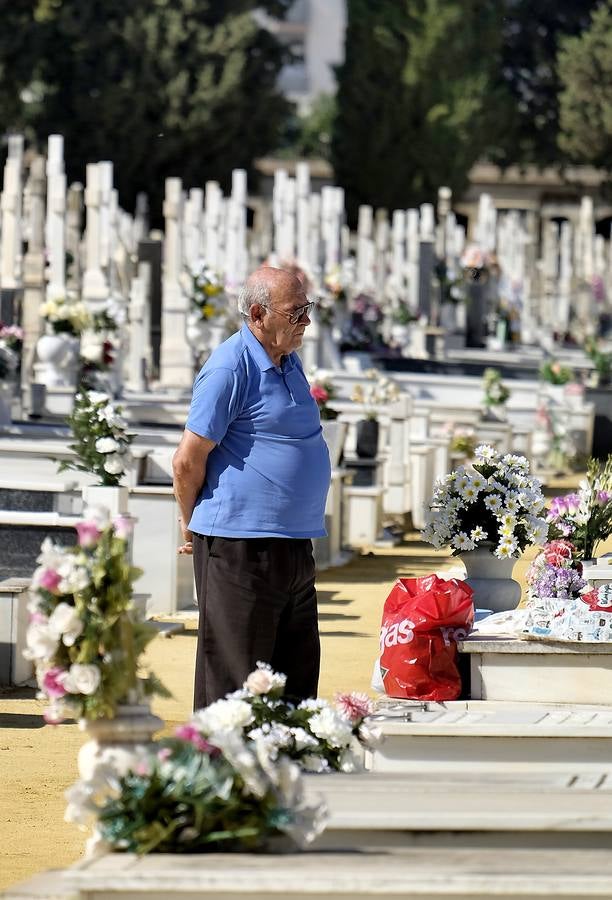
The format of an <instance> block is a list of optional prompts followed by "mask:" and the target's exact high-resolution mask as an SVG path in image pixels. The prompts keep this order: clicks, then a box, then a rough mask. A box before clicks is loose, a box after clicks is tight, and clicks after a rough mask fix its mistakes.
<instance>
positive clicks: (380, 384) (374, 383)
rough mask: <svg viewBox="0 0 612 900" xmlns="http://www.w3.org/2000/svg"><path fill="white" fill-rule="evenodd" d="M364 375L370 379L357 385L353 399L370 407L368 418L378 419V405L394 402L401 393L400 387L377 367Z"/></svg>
mask: <svg viewBox="0 0 612 900" xmlns="http://www.w3.org/2000/svg"><path fill="white" fill-rule="evenodd" d="M364 375H365V376H366V378H367V379H368V381H367V382H366V384H365V385H362V384H356V385H355V387H354V388H353V393H352V394H351V400H352V401H353V403H361V404H363V405H364V406H366V407H368V409H367V410H366V418H368V419H376V418H377V411H376V407H378V406H381V405H386V404H388V403H394V402H395V401H396V400H397V399H398V397H399V395H400V389H399V387H398V386H397V384H396V383H395V382H394V381H392V380H391V379H390V378H388V377H387V376H386V375H383V374H382V373H381V372H379V371H378V370H377V369H367V370H366V371H365V372H364Z"/></svg>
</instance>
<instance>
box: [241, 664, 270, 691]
mask: <svg viewBox="0 0 612 900" xmlns="http://www.w3.org/2000/svg"><path fill="white" fill-rule="evenodd" d="M244 686H245V688H246V690H247V691H249V692H250V693H251V694H267V693H268V692H269V691H271V690H272V688H273V687H274V678H273V675H272V672H269V671H268V670H267V669H255V671H254V672H251V674H250V675H249V677H248V678H247V680H246V681H245V682H244Z"/></svg>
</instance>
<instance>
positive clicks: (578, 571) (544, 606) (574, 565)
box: [521, 538, 612, 642]
mask: <svg viewBox="0 0 612 900" xmlns="http://www.w3.org/2000/svg"><path fill="white" fill-rule="evenodd" d="M576 554H577V551H576V547H575V546H574V545H573V544H572V543H571V541H568V540H565V539H563V538H561V539H557V540H553V541H550V543H548V544H546V545H545V546H544V547H543V549H542V551H541V552H540V553H539V554H538V556H537V557H536V558H535V559H534V561H533V562H532V564H531V566H530V567H529V569H528V570H527V585H528V603H527V606H526V608H525V609H524V610H523V611H522V613H523V616H522V617H523V622H522V627H521V632H522V634H523V635H525V636H527V637H535V638H538V639H542V638H550V639H552V640H565V641H591V642H597V641H612V585H609V584H604V585H600V586H599V587H597V588H590V587H589V585H588V583H587V581H586V580H585V579H584V578H583V577H582V563H581V562H580V560H579V559H578V558H577V555H576Z"/></svg>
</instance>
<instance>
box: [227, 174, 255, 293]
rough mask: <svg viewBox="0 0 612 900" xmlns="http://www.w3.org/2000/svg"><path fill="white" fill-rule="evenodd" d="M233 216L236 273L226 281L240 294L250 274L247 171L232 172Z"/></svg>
mask: <svg viewBox="0 0 612 900" xmlns="http://www.w3.org/2000/svg"><path fill="white" fill-rule="evenodd" d="M231 203H232V205H233V211H232V215H233V217H234V235H235V250H234V263H233V268H234V272H233V275H232V278H231V279H229V281H228V279H227V277H226V281H227V282H228V284H229V285H230V286H231V289H232V291H233V292H234V293H238V291H239V289H240V288H241V287H242V285H243V284H244V282H245V281H246V278H247V275H248V274H249V254H248V248H247V173H246V170H245V169H234V171H233V172H232V197H231Z"/></svg>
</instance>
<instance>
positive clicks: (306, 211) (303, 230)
mask: <svg viewBox="0 0 612 900" xmlns="http://www.w3.org/2000/svg"><path fill="white" fill-rule="evenodd" d="M295 185H296V194H297V210H296V213H297V235H296V247H297V257H296V258H297V262H298V265H299V266H301V267H302V268H303V269H305V270H306V271H307V272H308V273H309V274H310V275H311V277H312V275H313V272H312V259H311V258H310V253H309V233H310V205H309V199H308V198H309V196H310V169H309V167H308V163H307V162H299V163H297V164H296V167H295Z"/></svg>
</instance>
